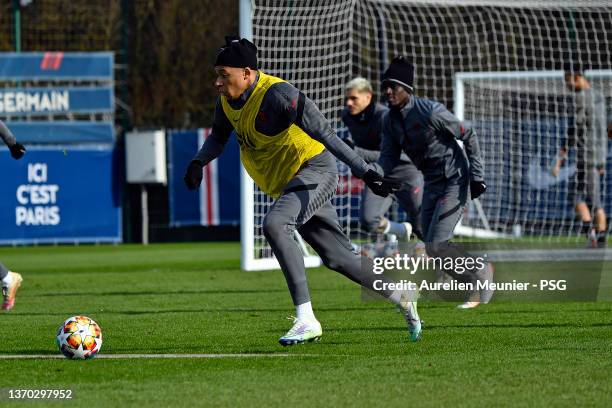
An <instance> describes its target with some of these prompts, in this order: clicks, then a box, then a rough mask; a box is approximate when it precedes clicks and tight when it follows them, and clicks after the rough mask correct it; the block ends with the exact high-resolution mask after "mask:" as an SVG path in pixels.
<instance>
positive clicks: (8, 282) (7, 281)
mask: <svg viewBox="0 0 612 408" xmlns="http://www.w3.org/2000/svg"><path fill="white" fill-rule="evenodd" d="M11 283H13V276H12V275H11V271H9V272H8V273H7V274H6V276H5V277H4V279H2V286H4V287H5V288H8V287H9V286H11Z"/></svg>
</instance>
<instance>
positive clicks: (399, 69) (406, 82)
mask: <svg viewBox="0 0 612 408" xmlns="http://www.w3.org/2000/svg"><path fill="white" fill-rule="evenodd" d="M391 82H392V83H396V84H399V85H401V86H403V87H404V88H406V90H407V91H408V92H414V87H413V84H414V65H412V64H411V63H410V62H408V60H407V59H406V58H404V57H395V58H393V61H391V64H390V65H389V68H387V70H386V71H385V73H384V74H383V77H382V85H383V87H384V86H385V85H389V83H391Z"/></svg>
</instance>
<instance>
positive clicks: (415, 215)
mask: <svg viewBox="0 0 612 408" xmlns="http://www.w3.org/2000/svg"><path fill="white" fill-rule="evenodd" d="M390 177H392V178H395V179H398V180H402V181H403V182H404V184H403V186H402V189H401V190H400V191H398V192H397V193H395V197H396V198H397V200H398V202H399V204H400V207H402V209H403V210H404V211H406V214H407V215H408V222H409V223H410V224H411V225H412V233H413V234H414V235H415V236H416V237H417V243H416V246H415V251H414V254H415V255H416V256H424V255H426V254H425V244H424V241H425V239H424V237H423V228H422V222H421V205H422V203H423V174H422V173H421V172H420V171H419V170H418V169H417V168H416V166H415V165H414V164H412V163H409V164H406V165H401V166H397V167H396V168H395V169H394V170H393V172H392V173H391V175H390Z"/></svg>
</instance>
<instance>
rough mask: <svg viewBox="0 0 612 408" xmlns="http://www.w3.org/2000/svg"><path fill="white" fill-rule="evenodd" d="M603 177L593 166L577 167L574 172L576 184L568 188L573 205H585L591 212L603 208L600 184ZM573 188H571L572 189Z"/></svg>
mask: <svg viewBox="0 0 612 408" xmlns="http://www.w3.org/2000/svg"><path fill="white" fill-rule="evenodd" d="M602 181H603V175H602V174H600V173H599V169H598V168H597V167H593V166H587V167H582V166H579V167H578V170H577V172H576V183H575V184H574V185H573V186H570V189H571V190H572V193H573V195H574V200H573V201H574V204H576V205H577V204H580V203H586V204H587V205H588V206H589V207H591V209H592V210H593V211H595V210H597V209H599V208H603V206H602V199H601V183H602ZM572 187H573V188H572Z"/></svg>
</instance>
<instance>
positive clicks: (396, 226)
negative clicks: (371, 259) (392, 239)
mask: <svg viewBox="0 0 612 408" xmlns="http://www.w3.org/2000/svg"><path fill="white" fill-rule="evenodd" d="M407 232H408V231H406V227H405V226H404V224H402V223H400V222H394V221H388V222H387V228H385V231H384V233H385V234H394V235H397V236H399V237H402V238H404V237H406V235H407Z"/></svg>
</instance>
